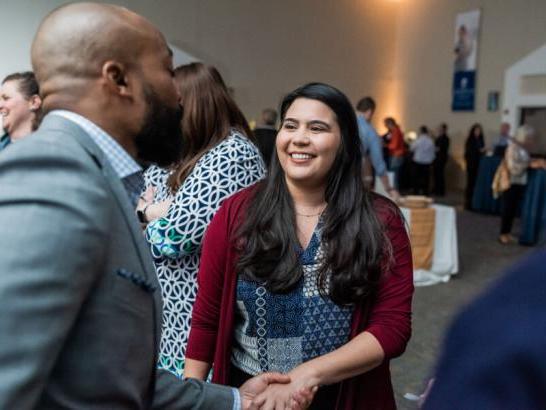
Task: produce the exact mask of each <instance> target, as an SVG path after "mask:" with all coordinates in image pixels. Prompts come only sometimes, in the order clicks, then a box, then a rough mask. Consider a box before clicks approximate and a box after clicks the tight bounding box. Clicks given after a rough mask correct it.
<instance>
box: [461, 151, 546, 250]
mask: <svg viewBox="0 0 546 410" xmlns="http://www.w3.org/2000/svg"><path fill="white" fill-rule="evenodd" d="M501 160H502V158H501V157H495V156H493V157H484V158H482V160H481V161H480V168H479V171H478V178H477V179H476V186H475V188H474V195H473V196H472V209H473V210H474V211H478V212H483V213H488V214H499V213H500V207H501V199H494V198H493V191H492V189H491V185H492V183H493V177H494V176H495V172H496V171H497V168H498V166H499V164H500V162H501ZM520 214H521V233H520V236H519V243H521V244H522V245H534V244H536V243H537V242H540V241H542V240H544V239H545V238H546V232H545V231H546V170H543V169H530V170H529V171H528V180H527V188H526V190H525V195H524V197H523V202H522V204H521V213H520Z"/></svg>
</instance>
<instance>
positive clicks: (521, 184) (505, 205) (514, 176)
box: [499, 125, 535, 245]
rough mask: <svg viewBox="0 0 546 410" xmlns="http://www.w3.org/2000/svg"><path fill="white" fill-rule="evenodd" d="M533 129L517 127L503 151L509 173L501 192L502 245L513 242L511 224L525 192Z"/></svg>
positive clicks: (500, 240)
mask: <svg viewBox="0 0 546 410" xmlns="http://www.w3.org/2000/svg"><path fill="white" fill-rule="evenodd" d="M534 134H535V131H534V129H533V128H532V127H530V126H529V125H522V126H521V127H519V128H518V130H517V132H516V135H515V136H514V138H513V139H512V140H511V141H510V143H509V144H508V147H507V148H506V152H505V153H504V160H505V161H506V166H507V168H508V172H509V174H510V188H508V189H507V190H506V191H504V192H503V194H502V196H501V198H502V206H501V229H500V236H499V242H500V243H502V244H503V245H507V244H509V243H512V242H515V238H514V237H513V236H512V235H511V234H510V233H511V231H512V224H513V222H514V218H515V217H516V213H517V210H518V207H519V204H520V202H521V200H522V198H523V194H524V193H525V186H526V185H527V168H529V166H530V165H531V156H530V155H529V148H530V144H531V143H532V141H533V137H534Z"/></svg>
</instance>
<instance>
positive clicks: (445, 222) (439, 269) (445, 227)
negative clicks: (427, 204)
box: [401, 205, 459, 286]
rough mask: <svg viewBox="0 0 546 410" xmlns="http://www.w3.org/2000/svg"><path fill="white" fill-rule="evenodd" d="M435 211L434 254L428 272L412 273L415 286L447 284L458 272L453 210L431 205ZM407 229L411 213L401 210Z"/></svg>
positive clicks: (420, 270)
mask: <svg viewBox="0 0 546 410" xmlns="http://www.w3.org/2000/svg"><path fill="white" fill-rule="evenodd" d="M432 207H433V208H434V209H435V210H436V215H435V226H434V253H433V256H432V266H431V268H430V270H425V269H416V270H415V271H414V272H413V282H414V284H415V286H428V285H434V284H436V283H441V282H447V281H448V280H449V278H450V276H451V275H454V274H456V273H457V272H458V271H459V248H458V245H457V220H456V213H455V208H453V207H451V206H445V205H432ZM401 210H402V214H403V215H404V217H405V218H406V221H407V227H408V229H409V227H410V226H411V211H410V209H408V208H401Z"/></svg>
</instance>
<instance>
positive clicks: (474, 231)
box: [391, 196, 534, 410]
mask: <svg viewBox="0 0 546 410" xmlns="http://www.w3.org/2000/svg"><path fill="white" fill-rule="evenodd" d="M458 198H459V197H458V196H457V197H452V198H448V199H447V200H443V201H442V200H439V201H438V202H440V203H446V204H448V205H453V204H455V203H457V202H459V201H458ZM499 224H500V219H499V217H498V216H489V215H481V214H477V213H472V212H468V211H462V210H460V208H459V209H458V211H457V229H458V243H459V262H460V268H459V273H458V274H457V275H454V276H453V277H452V279H451V280H450V281H449V282H447V283H445V284H439V285H434V286H429V287H420V288H417V289H416V291H415V296H414V301H413V335H412V339H411V341H410V343H409V345H408V347H407V350H406V352H405V353H404V354H403V355H402V356H401V357H400V358H398V359H395V360H393V361H392V362H391V372H392V379H393V384H394V390H395V393H396V400H397V403H398V408H399V409H408V410H409V409H417V408H418V407H417V405H416V403H415V402H411V401H409V400H407V399H405V398H404V397H403V395H404V394H405V393H408V392H409V393H414V394H420V393H421V392H422V391H423V389H424V385H425V382H426V380H428V378H429V377H430V376H431V374H432V372H433V369H434V363H435V361H436V358H437V356H438V353H439V350H440V348H441V344H442V338H443V335H444V333H445V330H446V327H447V326H448V325H449V323H450V322H451V320H452V318H453V316H454V314H455V313H456V312H457V311H458V310H459V309H460V308H461V307H462V306H464V304H465V303H467V302H468V301H469V300H471V299H472V298H473V297H475V296H476V295H478V294H479V292H480V291H482V290H483V289H484V288H485V287H486V286H487V285H488V284H489V283H491V282H492V281H494V280H495V279H497V278H498V277H500V276H501V275H502V272H503V270H505V269H506V268H507V267H509V266H510V265H511V264H513V263H514V262H515V261H517V260H518V259H519V258H521V257H523V256H524V255H526V254H527V253H529V252H532V251H533V250H534V248H529V247H522V246H519V245H510V246H504V245H501V244H499V243H498V242H497V236H498V230H499ZM513 233H514V234H516V235H517V234H518V224H517V222H516V225H515V228H514V232H513Z"/></svg>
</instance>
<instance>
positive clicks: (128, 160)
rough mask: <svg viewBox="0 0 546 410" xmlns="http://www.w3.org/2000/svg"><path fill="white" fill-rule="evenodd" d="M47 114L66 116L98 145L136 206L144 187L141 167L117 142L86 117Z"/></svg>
mask: <svg viewBox="0 0 546 410" xmlns="http://www.w3.org/2000/svg"><path fill="white" fill-rule="evenodd" d="M48 115H58V116H60V117H63V118H66V119H67V120H70V121H72V122H74V123H76V124H77V125H79V126H80V127H81V128H83V129H84V131H85V132H86V133H87V134H88V135H89V137H90V138H91V139H92V140H93V142H94V143H95V144H97V145H98V146H99V148H100V149H101V151H102V152H103V153H104V155H105V156H106V158H107V159H108V162H109V163H110V165H111V166H112V168H114V171H115V172H116V174H117V176H118V177H119V179H121V182H123V185H124V186H125V190H126V191H127V194H128V195H129V198H130V200H131V203H132V204H133V206H135V207H136V204H137V202H138V197H139V196H140V194H141V192H142V189H143V188H144V177H143V175H142V167H141V166H140V165H139V164H138V163H137V162H136V161H135V160H134V159H133V158H132V157H131V156H130V155H129V154H128V153H127V151H125V150H124V149H123V148H122V146H121V145H119V144H118V142H117V141H116V140H115V139H113V138H112V137H111V136H110V135H108V134H107V133H106V132H105V131H104V130H103V129H102V128H100V127H98V126H97V125H96V124H94V123H93V122H91V121H89V120H88V119H87V118H84V117H82V116H81V115H79V114H76V113H74V112H71V111H66V110H54V111H51V112H50V113H49V114H48Z"/></svg>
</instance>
